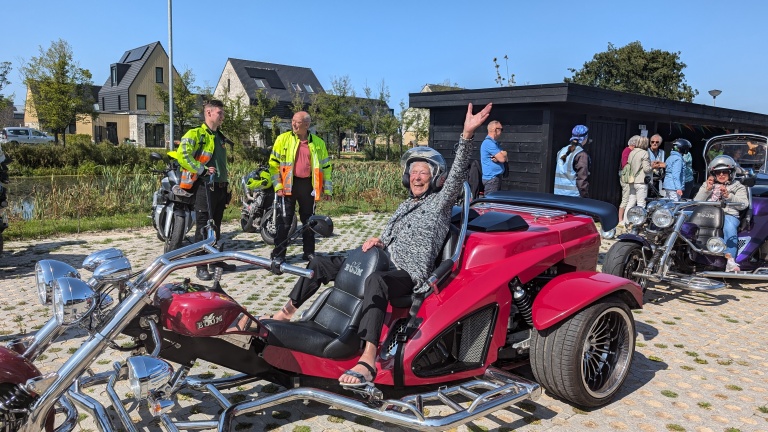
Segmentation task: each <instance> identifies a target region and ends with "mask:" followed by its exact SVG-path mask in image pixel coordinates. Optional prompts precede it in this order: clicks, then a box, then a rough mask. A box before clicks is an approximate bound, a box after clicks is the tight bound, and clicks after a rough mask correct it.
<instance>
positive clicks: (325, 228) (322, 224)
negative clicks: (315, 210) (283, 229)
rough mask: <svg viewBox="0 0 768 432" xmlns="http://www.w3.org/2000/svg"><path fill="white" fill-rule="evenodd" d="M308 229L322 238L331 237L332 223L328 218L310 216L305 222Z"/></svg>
mask: <svg viewBox="0 0 768 432" xmlns="http://www.w3.org/2000/svg"><path fill="white" fill-rule="evenodd" d="M307 225H308V226H309V229H311V230H312V231H314V232H315V233H317V234H320V235H321V236H323V237H330V236H332V235H333V221H332V220H331V218H330V217H328V216H320V215H312V216H310V217H309V220H308V221H307Z"/></svg>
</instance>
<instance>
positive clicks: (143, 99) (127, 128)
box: [25, 42, 179, 147]
mask: <svg viewBox="0 0 768 432" xmlns="http://www.w3.org/2000/svg"><path fill="white" fill-rule="evenodd" d="M174 69H175V68H174ZM176 79H179V74H178V73H177V72H176V71H175V70H174V80H176ZM158 85H160V86H163V87H164V88H166V89H167V88H168V54H167V53H166V52H165V49H163V46H162V45H161V44H160V42H152V43H150V44H147V45H143V46H140V47H138V48H133V49H130V50H128V51H125V52H124V53H123V55H121V56H120V59H119V60H118V61H117V62H116V63H112V64H111V65H110V66H109V78H107V80H106V81H105V82H104V85H102V86H94V87H93V91H94V99H95V100H96V104H97V106H98V111H99V116H98V117H97V118H96V119H95V121H93V122H92V121H90V120H86V121H82V122H80V121H78V122H77V123H76V124H74V125H72V126H71V127H70V130H69V131H68V132H69V133H78V134H86V135H90V136H92V137H93V139H94V141H96V142H100V141H109V142H111V143H113V144H117V143H121V142H126V141H128V142H132V143H134V144H135V145H137V146H139V147H165V143H166V141H167V140H168V137H167V134H168V133H169V128H167V127H166V125H164V124H162V123H159V122H158V120H157V119H158V117H159V115H160V113H161V112H162V111H163V103H162V101H161V100H160V99H159V98H158V97H157V92H156V90H155V88H156V86H158ZM29 101H31V95H30V93H29V91H28V92H27V103H29ZM25 123H26V124H28V125H33V124H39V122H38V120H37V118H36V117H34V115H32V116H30V110H27V118H26V119H25Z"/></svg>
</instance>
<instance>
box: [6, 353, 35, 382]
mask: <svg viewBox="0 0 768 432" xmlns="http://www.w3.org/2000/svg"><path fill="white" fill-rule="evenodd" d="M40 375H41V373H40V371H39V370H38V369H37V368H36V367H35V365H33V364H32V362H30V361H29V360H27V359H26V358H24V357H22V356H21V355H20V354H19V353H17V352H16V351H12V350H10V349H8V348H6V347H3V346H0V383H11V384H22V383H25V382H27V380H28V379H30V378H34V377H38V376H40Z"/></svg>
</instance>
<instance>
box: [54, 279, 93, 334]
mask: <svg viewBox="0 0 768 432" xmlns="http://www.w3.org/2000/svg"><path fill="white" fill-rule="evenodd" d="M95 307H96V295H95V293H94V292H93V290H92V289H91V287H90V286H88V284H87V283H85V282H83V281H81V280H80V279H75V278H72V277H62V278H58V279H56V280H55V281H54V282H53V316H54V317H55V318H56V322H57V323H59V325H62V326H69V325H72V324H75V323H77V322H78V321H80V320H82V319H83V318H85V317H87V316H89V315H90V314H91V313H92V312H93V310H94V308H95Z"/></svg>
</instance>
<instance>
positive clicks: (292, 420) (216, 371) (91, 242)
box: [0, 215, 768, 432]
mask: <svg viewBox="0 0 768 432" xmlns="http://www.w3.org/2000/svg"><path fill="white" fill-rule="evenodd" d="M385 222H386V215H356V216H348V217H342V218H336V219H335V220H334V223H335V226H336V229H335V236H334V237H332V238H329V239H320V240H318V245H317V250H318V252H320V253H341V252H343V251H345V250H347V249H349V248H351V247H355V246H357V245H359V244H360V242H361V239H363V238H366V237H368V236H370V235H374V234H378V233H379V231H380V229H381V227H382V226H383V224H384V223H385ZM222 232H224V233H225V234H224V237H225V240H226V245H227V247H228V249H229V250H244V251H250V252H252V253H255V254H257V255H260V256H268V255H269V251H270V248H268V247H265V245H264V244H263V242H262V241H261V238H260V237H257V236H256V235H255V234H244V233H242V231H241V230H240V227H239V226H236V225H235V224H225V226H224V227H223V230H222ZM609 246H610V242H609V241H604V243H603V249H602V251H603V252H605V251H606V250H607V248H608V247H609ZM107 247H117V248H119V249H122V250H123V252H124V253H125V254H126V256H127V257H129V258H130V261H131V263H132V264H133V268H134V269H141V268H143V267H145V266H146V265H147V264H149V263H150V262H151V261H152V260H153V259H154V258H155V257H157V256H158V255H159V254H160V253H161V252H162V244H161V243H160V242H159V241H158V240H157V239H156V238H155V235H154V232H153V231H152V230H151V229H140V230H131V231H112V232H106V233H86V234H79V235H71V236H66V237H58V238H49V239H44V240H36V241H17V242H9V243H7V244H6V252H5V254H4V255H3V256H2V257H1V258H0V313H2V319H1V320H0V339H2V340H6V339H10V338H13V337H17V336H19V335H26V334H30V333H32V332H34V331H35V330H36V329H38V328H40V327H41V326H42V325H43V323H44V322H45V321H47V320H48V319H49V318H50V316H51V311H50V308H49V307H43V306H41V305H40V304H39V303H38V300H37V294H36V290H35V286H34V274H33V272H34V265H35V262H36V261H38V260H41V259H47V258H51V259H58V260H61V261H64V262H66V263H68V264H70V265H72V266H74V267H76V268H80V265H81V263H82V260H83V258H85V257H86V256H87V255H88V254H89V253H91V252H93V251H96V250H100V249H104V248H107ZM290 254H295V255H294V258H293V259H291V258H290V257H291V255H290ZM300 257H301V246H300V245H294V246H292V247H291V249H289V261H292V262H293V263H295V264H298V265H303V264H304V262H303V261H301V259H300ZM188 272H189V274H188V276H192V270H188ZM81 274H82V277H83V278H84V279H85V278H87V277H88V276H90V274H89V273H88V272H87V271H85V270H83V271H82V272H81ZM181 276H184V275H181ZM294 281H295V277H292V276H287V275H282V276H275V275H271V274H269V273H268V272H266V271H265V270H253V268H252V267H251V266H248V265H239V266H238V269H237V270H236V271H234V272H230V273H226V274H225V275H224V277H223V279H222V282H223V284H224V288H225V289H226V290H227V292H228V293H230V294H231V295H233V297H235V298H236V299H237V300H238V301H240V302H241V303H242V304H243V305H245V306H246V307H247V308H248V309H249V310H250V311H251V312H252V313H254V314H262V313H267V312H271V311H275V310H277V309H278V308H279V307H280V306H281V305H282V304H284V302H285V301H286V298H287V294H288V292H289V290H290V287H291V286H292V285H293V282H294ZM645 301H646V305H645V308H644V309H643V310H641V311H637V312H636V313H635V319H636V321H637V331H638V340H637V342H638V343H637V352H636V355H635V359H634V362H633V363H632V369H631V373H630V375H629V377H628V379H627V381H626V382H625V383H624V386H623V388H622V390H621V393H620V394H619V396H618V397H617V398H616V400H615V401H614V402H612V403H611V404H609V405H607V406H605V407H603V408H600V409H596V410H593V411H589V412H586V411H582V410H580V409H577V408H575V407H573V406H572V405H569V404H567V403H565V402H563V401H561V400H558V399H555V398H553V397H551V396H550V395H548V394H546V393H545V394H544V395H543V396H542V397H541V398H540V399H539V400H538V401H537V402H536V403H524V404H522V406H515V407H510V408H508V409H506V410H501V411H498V412H496V413H494V414H493V415H491V416H489V417H487V418H484V419H480V420H477V421H475V422H473V423H469V424H468V425H465V426H462V427H460V428H459V430H462V431H464V430H472V431H475V430H500V431H501V430H505V431H509V430H520V431H572V430H595V431H622V430H631V431H636V430H640V431H667V430H670V431H683V430H685V431H700V432H703V431H736V430H739V431H760V430H762V431H766V430H768V374H766V370H768V331H767V329H766V327H767V324H768V319H767V318H766V315H765V311H766V310H768V288H767V287H766V284H751V285H736V286H733V287H732V288H730V289H727V290H723V291H719V292H716V293H711V294H702V293H688V292H684V291H680V290H676V289H663V288H660V287H652V288H651V289H649V290H648V292H647V293H646V296H645ZM83 336H84V333H82V331H78V330H74V329H73V330H68V331H67V333H65V335H64V336H62V337H61V338H60V340H59V341H57V342H56V343H54V344H53V345H52V346H51V348H49V349H48V351H47V352H46V353H45V354H44V355H43V356H41V357H40V359H39V360H38V362H37V364H38V365H39V366H40V368H41V369H42V371H43V373H45V372H49V371H52V370H55V369H57V368H58V367H59V366H60V365H61V364H62V363H63V362H64V361H65V360H66V359H67V358H68V357H69V356H70V354H71V353H72V352H74V351H75V350H76V349H77V347H78V346H79V345H80V344H81V342H82V340H83ZM118 342H119V343H120V342H128V338H127V337H125V339H124V340H122V341H118ZM121 357H125V355H124V354H122V353H119V352H112V351H108V352H107V353H106V354H104V355H102V356H101V357H100V358H99V360H97V362H96V363H94V365H93V366H94V370H95V371H100V370H105V369H106V368H107V367H108V366H109V364H110V363H111V362H112V361H114V360H117V359H119V358H121ZM231 373H232V371H228V370H225V369H223V368H219V367H217V366H216V365H212V364H206V363H203V362H201V364H199V365H198V366H196V367H195V368H193V370H192V374H193V375H194V374H206V375H208V376H216V377H222V376H228V375H229V374H231ZM520 373H521V374H523V375H525V374H527V373H529V372H527V371H525V370H522V371H521V372H520ZM275 390H276V388H275V386H273V385H269V384H268V383H266V382H263V381H262V382H257V383H254V384H252V385H247V386H242V387H238V388H236V389H232V390H231V391H227V392H225V394H226V395H228V396H229V397H230V399H231V400H232V401H241V400H246V399H248V398H252V397H256V396H259V395H263V394H265V393H270V392H274V391H275ZM117 391H118V394H119V395H120V397H121V398H122V399H123V402H124V404H125V406H126V407H127V408H128V409H129V410H130V411H129V412H130V415H131V418H132V419H133V420H134V422H135V423H136V426H137V427H138V428H139V429H140V430H143V431H154V430H159V429H160V427H159V426H158V425H157V424H156V423H153V422H152V420H151V416H150V415H149V413H148V412H147V410H146V407H145V405H143V404H142V405H141V406H140V407H137V404H136V403H135V402H134V401H133V399H132V397H131V395H130V390H129V389H128V386H127V384H126V383H125V382H123V383H121V384H119V385H118V387H117ZM91 395H92V396H93V397H95V398H97V399H99V400H101V401H102V402H106V401H107V397H106V394H105V393H104V392H103V389H102V388H98V387H97V388H94V389H93V392H92V393H91ZM179 405H180V406H181V408H179V409H176V410H175V411H174V412H173V415H174V416H175V417H176V418H180V419H192V420H198V419H205V418H209V417H207V416H206V413H207V414H209V415H210V414H213V413H216V412H217V411H218V410H219V407H218V406H217V405H215V404H214V403H213V402H212V401H211V398H210V397H206V398H203V397H202V395H201V394H199V393H196V392H193V391H187V390H185V391H183V392H182V394H180V396H179ZM442 408H444V407H442ZM442 408H441V407H440V406H434V407H430V408H429V409H430V411H433V410H436V411H441V410H442ZM108 412H109V413H111V415H112V416H113V422H114V424H116V425H117V424H119V421H118V420H117V418H116V415H115V413H114V411H112V410H111V408H110V410H109V411H108ZM433 412H434V411H433ZM238 420H239V424H238V425H237V430H265V429H267V430H269V429H274V430H281V431H334V430H338V431H357V430H363V431H368V430H386V431H397V430H405V429H404V428H399V427H394V426H391V425H388V424H382V423H379V422H377V421H373V420H372V419H370V418H366V417H360V416H355V415H353V414H350V413H348V412H344V411H342V410H338V409H334V408H332V407H331V408H329V407H327V406H324V405H320V404H317V403H310V404H308V405H305V404H302V403H300V402H292V403H286V404H283V405H280V406H277V407H275V408H273V409H270V410H267V411H266V412H264V413H260V414H258V415H252V416H250V417H245V416H244V417H241V418H239V419H238ZM78 430H84V431H85V430H97V429H96V426H95V423H94V422H93V420H92V419H91V418H90V417H88V415H85V414H81V422H80V424H79V427H78Z"/></svg>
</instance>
